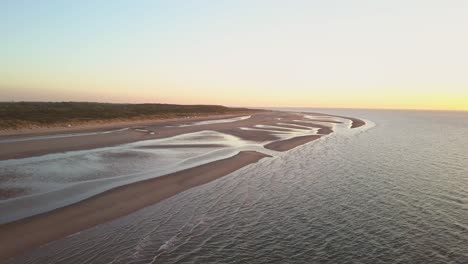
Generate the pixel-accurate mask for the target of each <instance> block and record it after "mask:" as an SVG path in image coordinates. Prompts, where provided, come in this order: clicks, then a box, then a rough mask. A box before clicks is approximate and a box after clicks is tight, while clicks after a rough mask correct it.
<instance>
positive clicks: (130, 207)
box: [0, 112, 364, 261]
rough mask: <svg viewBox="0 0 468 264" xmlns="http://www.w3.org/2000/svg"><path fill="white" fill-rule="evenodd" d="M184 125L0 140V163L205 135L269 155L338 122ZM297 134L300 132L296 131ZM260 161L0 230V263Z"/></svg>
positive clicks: (283, 115)
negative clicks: (230, 137)
mask: <svg viewBox="0 0 468 264" xmlns="http://www.w3.org/2000/svg"><path fill="white" fill-rule="evenodd" d="M308 114H309V115H312V114H310V113H308ZM318 115H320V114H318ZM241 116H242V115H241ZM325 116H327V115H325ZM230 117H233V116H230ZM234 117H240V116H234ZM218 118H219V117H218ZM339 118H343V119H348V122H349V121H351V122H350V124H349V126H350V128H355V127H359V126H361V125H362V124H364V122H363V121H361V120H359V119H354V118H344V117H339ZM208 120H209V119H208ZM214 121H216V120H214ZM332 121H333V120H332ZM187 122H193V121H192V120H190V121H187V120H175V121H173V120H171V121H164V122H157V123H152V124H146V125H144V126H141V125H140V126H139V127H138V128H129V129H124V128H125V126H123V127H121V126H117V127H115V126H114V127H112V128H113V129H123V130H118V131H115V132H112V133H106V134H102V133H101V134H99V133H98V134H89V135H77V136H71V137H54V134H48V136H49V135H50V136H52V137H50V138H45V139H44V138H33V139H32V140H25V141H11V142H9V141H8V139H15V137H8V138H6V139H7V140H6V141H0V147H1V148H2V153H1V154H0V160H2V159H10V158H23V157H32V156H37V155H44V154H49V153H58V152H64V151H73V150H85V149H94V148H98V147H107V146H114V145H119V144H123V143H129V142H136V141H141V140H147V139H160V138H167V137H172V136H176V135H181V134H186V133H194V132H199V131H207V130H208V131H209V130H211V131H216V132H220V133H225V134H229V135H233V136H237V137H239V138H241V139H243V140H247V141H252V142H257V143H260V144H262V143H264V148H266V149H269V150H274V151H288V150H290V149H293V148H295V147H297V146H300V145H303V144H305V143H308V142H311V141H314V140H317V139H319V138H320V137H322V136H324V135H328V134H331V133H333V124H338V123H339V121H336V123H335V122H333V123H331V122H330V123H331V124H330V127H329V126H325V125H323V123H322V124H315V123H314V121H313V120H311V119H310V118H305V117H304V116H303V115H301V114H298V113H288V112H258V113H254V114H252V115H251V116H249V118H245V119H242V120H239V121H236V122H226V123H209V122H208V123H206V124H205V123H204V124H202V125H196V124H189V125H188V126H187ZM361 123H362V124H361ZM297 125H299V126H297ZM300 127H302V128H300ZM298 130H300V131H301V132H297V131H298ZM99 131H102V130H99ZM288 131H289V132H288ZM314 131H315V132H314ZM41 133H42V132H41ZM41 135H42V134H41ZM32 136H34V135H32ZM284 136H286V138H284ZM0 139H2V138H0ZM3 139H4V138H3ZM191 143H196V142H191ZM182 146H183V145H178V146H173V145H155V146H154V147H155V148H158V147H160V148H171V147H175V148H178V147H182ZM193 146H194V147H197V148H203V147H210V146H212V145H202V144H201V145H200V144H198V145H197V144H194V145H193ZM265 157H268V155H266V154H264V153H260V152H255V151H241V152H239V153H238V154H237V155H235V156H232V157H230V158H226V159H220V160H217V161H213V162H210V163H207V164H204V165H200V166H197V167H193V168H190V169H186V170H183V171H179V172H176V173H171V174H168V175H165V176H160V177H157V178H153V179H149V180H144V181H140V182H136V183H131V184H128V185H124V186H120V187H117V188H114V189H111V190H109V191H105V192H103V193H100V194H98V195H95V196H93V197H91V198H88V199H85V200H83V201H81V202H78V203H75V204H71V205H68V206H65V207H62V208H59V209H55V210H52V211H49V212H46V213H43V214H39V215H35V216H32V217H28V218H25V219H21V220H17V221H14V222H11V223H7V224H3V225H0V245H1V247H0V261H1V260H4V259H7V258H9V257H12V256H15V255H18V254H21V253H22V252H25V251H27V250H29V249H32V248H34V247H37V246H40V245H43V244H45V243H47V242H50V241H53V240H57V239H60V238H63V237H65V236H68V235H70V234H73V233H76V232H79V231H81V230H84V229H87V228H90V227H93V226H95V225H98V224H100V223H104V222H107V221H110V220H113V219H115V218H118V217H121V216H124V215H127V214H129V213H132V212H134V211H137V210H139V209H142V208H144V207H146V206H149V205H151V204H154V203H157V202H159V201H161V200H163V199H166V198H168V197H171V196H173V195H175V194H177V193H179V192H182V191H184V190H187V189H190V188H192V187H195V186H198V185H201V184H204V183H207V182H209V181H212V180H215V179H217V178H219V177H222V176H225V175H228V174H229V173H231V172H234V171H236V170H238V169H240V168H242V167H244V166H247V165H249V164H252V163H255V162H257V161H259V160H261V159H262V158H265ZM25 234H27V235H25Z"/></svg>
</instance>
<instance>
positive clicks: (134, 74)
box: [0, 0, 468, 110]
mask: <svg viewBox="0 0 468 264" xmlns="http://www.w3.org/2000/svg"><path fill="white" fill-rule="evenodd" d="M0 21H1V23H0V38H1V41H0V101H20V100H26V101H31V100H34V101H105V102H162V103H183V104H199V103H200V104H224V105H236V106H293V107H359V108H405V109H408V108H409V109H454V110H455V109H456V110H468V1H466V0H443V1H442V0H437V1H435V0H393V1H383V0H382V1H379V0H367V1H364V0H330V1H314V0H310V1H306V0H304V1H295V0H292V1H280V0H278V1H273V0H264V1H255V0H232V1H227V0H226V1H221V0H219V1H218V0H216V1H215V0H210V1H207V0H205V1H202V0H199V1H188V0H187V1H182V0H167V1H156V0H154V1H153V0H147V1H141V0H140V1H138V0H136V1H130V0H128V1H123V0H121V1H117V0H109V1H104V0H103V1H94V0H93V1H91V0H80V1H72V0H70V1H59V0H57V1H52V0H43V1H36V0H30V1H27V0H0Z"/></svg>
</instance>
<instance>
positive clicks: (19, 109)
mask: <svg viewBox="0 0 468 264" xmlns="http://www.w3.org/2000/svg"><path fill="white" fill-rule="evenodd" d="M252 111H258V110H251V109H247V108H228V107H225V106H219V105H173V104H110V103H88V102H3V103H2V102H0V129H12V128H21V127H29V126H51V125H52V126H53V125H61V124H73V123H83V122H89V121H109V120H138V119H149V118H154V119H166V118H174V117H183V116H195V115H214V114H235V113H242V112H252Z"/></svg>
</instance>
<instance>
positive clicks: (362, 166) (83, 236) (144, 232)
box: [12, 110, 468, 263]
mask: <svg viewBox="0 0 468 264" xmlns="http://www.w3.org/2000/svg"><path fill="white" fill-rule="evenodd" d="M314 111H318V110H314ZM321 111H322V112H327V113H333V114H342V115H348V116H353V117H360V118H365V119H367V120H372V122H373V123H375V125H374V124H372V123H370V124H369V125H367V126H366V127H364V128H362V129H356V130H343V131H340V133H335V134H332V135H330V136H328V137H325V138H322V139H320V140H318V141H316V142H312V143H311V144H307V145H304V146H302V147H300V148H296V149H294V150H292V151H290V152H287V153H282V154H280V155H278V156H275V157H274V158H271V159H264V160H262V161H260V162H259V163H257V164H254V165H251V166H249V167H246V168H244V169H241V170H239V171H237V172H235V173H233V174H231V175H229V176H226V177H223V178H221V179H218V180H216V181H213V182H211V183H209V184H206V185H203V186H200V187H197V188H193V189H191V190H189V191H186V192H183V193H181V194H179V195H176V196H174V197H172V198H170V199H168V200H165V201H163V202H161V203H158V204H156V205H153V206H151V207H148V208H145V209H143V210H140V211H138V212H137V213H134V214H131V215H129V216H126V217H124V218H121V219H118V220H115V221H112V222H110V223H107V224H103V225H100V226H97V227H95V228H92V229H89V230H86V231H83V232H81V233H78V234H75V235H73V236H70V237H67V238H65V239H63V240H61V241H56V242H52V243H50V244H48V245H46V246H44V247H42V248H40V249H37V250H34V251H32V252H29V253H27V254H26V255H24V256H21V257H19V258H16V259H14V260H12V263H314V262H315V263H318V262H320V263H468V113H467V112H458V113H456V112H416V111H407V112H405V111H357V110H356V111H351V110H350V111H346V110H335V111H334V110H321Z"/></svg>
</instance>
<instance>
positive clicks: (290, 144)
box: [265, 135, 320, 151]
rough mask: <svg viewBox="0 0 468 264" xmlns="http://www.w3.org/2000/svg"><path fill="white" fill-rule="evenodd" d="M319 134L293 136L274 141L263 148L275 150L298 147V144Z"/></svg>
mask: <svg viewBox="0 0 468 264" xmlns="http://www.w3.org/2000/svg"><path fill="white" fill-rule="evenodd" d="M319 138H320V136H319V135H312V136H300V137H294V138H290V139H286V140H280V141H274V142H271V143H268V144H266V145H265V148H267V149H271V150H276V151H287V150H290V149H293V148H295V147H298V146H300V145H304V144H306V143H309V142H311V141H314V140H316V139H319Z"/></svg>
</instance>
